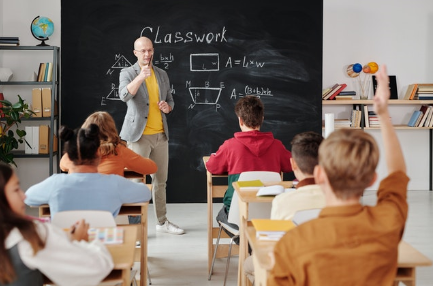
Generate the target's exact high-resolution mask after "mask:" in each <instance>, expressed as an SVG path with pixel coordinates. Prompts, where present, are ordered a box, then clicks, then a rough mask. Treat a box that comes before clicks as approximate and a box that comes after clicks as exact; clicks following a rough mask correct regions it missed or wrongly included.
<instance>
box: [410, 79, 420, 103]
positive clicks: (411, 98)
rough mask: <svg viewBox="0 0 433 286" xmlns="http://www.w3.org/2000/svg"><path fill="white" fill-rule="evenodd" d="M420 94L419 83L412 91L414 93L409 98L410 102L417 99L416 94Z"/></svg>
mask: <svg viewBox="0 0 433 286" xmlns="http://www.w3.org/2000/svg"><path fill="white" fill-rule="evenodd" d="M417 92H418V84H417V83H415V84H414V88H413V90H412V93H411V94H410V96H409V99H410V100H413V99H415V98H416V96H415V95H416V93H417Z"/></svg>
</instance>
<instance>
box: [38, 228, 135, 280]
mask: <svg viewBox="0 0 433 286" xmlns="http://www.w3.org/2000/svg"><path fill="white" fill-rule="evenodd" d="M122 227H123V229H124V234H123V243H122V244H113V245H109V244H108V245H106V247H107V249H108V251H109V252H110V254H111V257H112V258H113V263H114V267H113V270H111V272H110V274H108V275H107V277H105V278H104V280H102V284H104V283H107V284H109V285H114V284H118V283H122V286H129V285H130V284H131V267H132V265H133V263H134V252H135V241H136V238H137V226H135V225H130V226H122ZM44 284H53V283H52V282H51V281H50V280H49V279H48V278H47V277H45V276H44Z"/></svg>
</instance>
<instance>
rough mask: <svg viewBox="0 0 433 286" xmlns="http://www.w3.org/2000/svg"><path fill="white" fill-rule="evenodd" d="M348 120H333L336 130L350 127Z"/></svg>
mask: <svg viewBox="0 0 433 286" xmlns="http://www.w3.org/2000/svg"><path fill="white" fill-rule="evenodd" d="M350 124H351V121H350V119H334V126H335V127H336V128H344V127H350Z"/></svg>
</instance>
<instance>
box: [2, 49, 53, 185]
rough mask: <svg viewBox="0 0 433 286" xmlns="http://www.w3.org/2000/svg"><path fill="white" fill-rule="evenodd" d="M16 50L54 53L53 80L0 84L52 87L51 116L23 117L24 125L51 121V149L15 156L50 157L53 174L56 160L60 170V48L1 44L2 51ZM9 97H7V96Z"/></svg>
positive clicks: (12, 81)
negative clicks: (57, 149) (41, 152)
mask: <svg viewBox="0 0 433 286" xmlns="http://www.w3.org/2000/svg"><path fill="white" fill-rule="evenodd" d="M7 51H15V52H35V57H37V53H39V52H43V51H45V52H51V53H52V63H53V74H52V81H49V82H48V81H45V82H37V81H14V80H13V79H12V80H11V81H8V82H1V81H0V86H18V85H21V86H29V87H43V86H45V87H51V107H52V109H51V110H52V111H51V116H50V117H37V118H29V119H22V123H21V124H22V125H25V124H26V122H32V121H37V122H49V126H50V132H49V151H48V154H25V152H24V150H22V151H21V150H19V151H14V152H13V154H14V158H48V159H49V175H50V176H51V175H52V174H53V170H54V162H56V164H57V170H59V168H58V166H59V162H60V158H59V151H56V152H54V151H53V149H54V148H53V144H54V138H55V137H54V134H55V133H56V132H57V130H58V129H59V115H58V114H60V111H59V108H58V107H59V53H60V48H59V47H57V46H0V52H7ZM6 99H7V98H6ZM29 103H31V102H29ZM55 109H57V110H58V112H57V115H55V112H54V110H55ZM58 140H59V139H57V146H58V148H60V144H59V142H58Z"/></svg>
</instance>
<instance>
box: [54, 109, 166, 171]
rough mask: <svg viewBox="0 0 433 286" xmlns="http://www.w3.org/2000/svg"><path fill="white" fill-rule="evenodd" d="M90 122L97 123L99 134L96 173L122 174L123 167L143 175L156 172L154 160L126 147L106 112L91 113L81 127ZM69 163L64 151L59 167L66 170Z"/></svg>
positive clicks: (69, 165) (111, 118)
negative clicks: (99, 156) (98, 157)
mask: <svg viewBox="0 0 433 286" xmlns="http://www.w3.org/2000/svg"><path fill="white" fill-rule="evenodd" d="M92 123H93V124H96V125H98V127H99V130H100V136H101V146H100V148H99V151H100V154H101V162H100V163H99V165H98V173H102V174H114V175H119V176H123V173H124V170H125V168H127V169H130V170H131V171H134V172H137V173H139V174H143V175H145V174H153V173H155V172H156V170H157V169H158V168H157V166H156V164H155V162H154V161H152V160H151V159H148V158H145V157H142V156H140V155H139V154H137V153H135V152H134V151H132V150H131V149H129V148H128V147H126V143H125V142H124V141H122V140H121V139H120V137H119V133H118V132H117V129H116V124H115V122H114V120H113V117H111V115H110V114H109V113H108V112H105V111H97V112H94V113H92V114H91V115H89V117H87V119H86V121H84V123H83V125H82V126H81V128H88V127H89V126H90V124H92ZM71 164H73V163H72V162H71V160H70V159H69V157H68V154H67V153H65V154H64V155H63V157H62V159H61V161H60V168H61V169H62V171H65V172H68V170H69V169H70V167H71Z"/></svg>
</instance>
